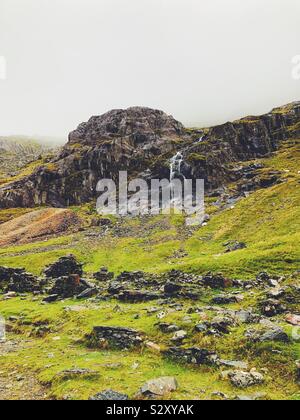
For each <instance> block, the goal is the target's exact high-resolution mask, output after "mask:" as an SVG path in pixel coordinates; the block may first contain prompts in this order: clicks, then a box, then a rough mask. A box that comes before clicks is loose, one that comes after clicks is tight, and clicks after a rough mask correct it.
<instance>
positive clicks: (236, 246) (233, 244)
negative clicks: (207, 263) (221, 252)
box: [223, 241, 247, 253]
mask: <svg viewBox="0 0 300 420" xmlns="http://www.w3.org/2000/svg"><path fill="white" fill-rule="evenodd" d="M223 246H225V247H226V251H225V252H226V253H229V252H234V251H238V250H240V249H245V248H247V245H246V244H245V242H238V241H228V242H226V243H225V244H223Z"/></svg>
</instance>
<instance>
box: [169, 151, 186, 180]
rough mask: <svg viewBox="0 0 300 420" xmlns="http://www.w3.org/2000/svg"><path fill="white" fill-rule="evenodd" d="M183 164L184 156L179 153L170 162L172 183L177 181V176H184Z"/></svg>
mask: <svg viewBox="0 0 300 420" xmlns="http://www.w3.org/2000/svg"><path fill="white" fill-rule="evenodd" d="M182 162H183V155H182V154H181V153H180V152H178V153H176V155H175V156H173V157H172V159H171V160H170V181H173V179H175V177H176V175H182V176H183V174H182V173H181V165H182Z"/></svg>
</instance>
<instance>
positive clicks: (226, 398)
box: [211, 391, 229, 400]
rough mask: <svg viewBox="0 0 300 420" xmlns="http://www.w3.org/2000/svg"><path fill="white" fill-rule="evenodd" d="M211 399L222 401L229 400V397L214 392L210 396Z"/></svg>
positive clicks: (222, 393)
mask: <svg viewBox="0 0 300 420" xmlns="http://www.w3.org/2000/svg"><path fill="white" fill-rule="evenodd" d="M211 396H212V397H217V398H222V399H223V400H229V396H228V395H226V394H224V392H220V391H216V392H213V393H212V394H211Z"/></svg>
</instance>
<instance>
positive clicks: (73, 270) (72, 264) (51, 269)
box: [44, 255, 83, 279]
mask: <svg viewBox="0 0 300 420" xmlns="http://www.w3.org/2000/svg"><path fill="white" fill-rule="evenodd" d="M44 274H45V276H46V277H47V278H52V279H57V278H58V277H64V276H69V275H71V274H77V275H79V276H82V274H83V271H82V264H79V263H78V262H77V260H76V258H75V257H74V255H69V256H67V257H61V258H60V259H59V260H58V261H56V262H55V263H54V264H51V265H49V266H48V267H47V268H46V269H45V271H44Z"/></svg>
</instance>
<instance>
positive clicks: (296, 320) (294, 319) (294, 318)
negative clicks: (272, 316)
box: [285, 314, 300, 327]
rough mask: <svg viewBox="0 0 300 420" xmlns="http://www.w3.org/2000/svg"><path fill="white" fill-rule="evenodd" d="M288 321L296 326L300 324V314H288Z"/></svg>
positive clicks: (286, 318)
mask: <svg viewBox="0 0 300 420" xmlns="http://www.w3.org/2000/svg"><path fill="white" fill-rule="evenodd" d="M285 320H286V322H288V323H289V324H291V325H294V326H295V327H297V326H300V315H293V314H288V315H287V316H286V317H285Z"/></svg>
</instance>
